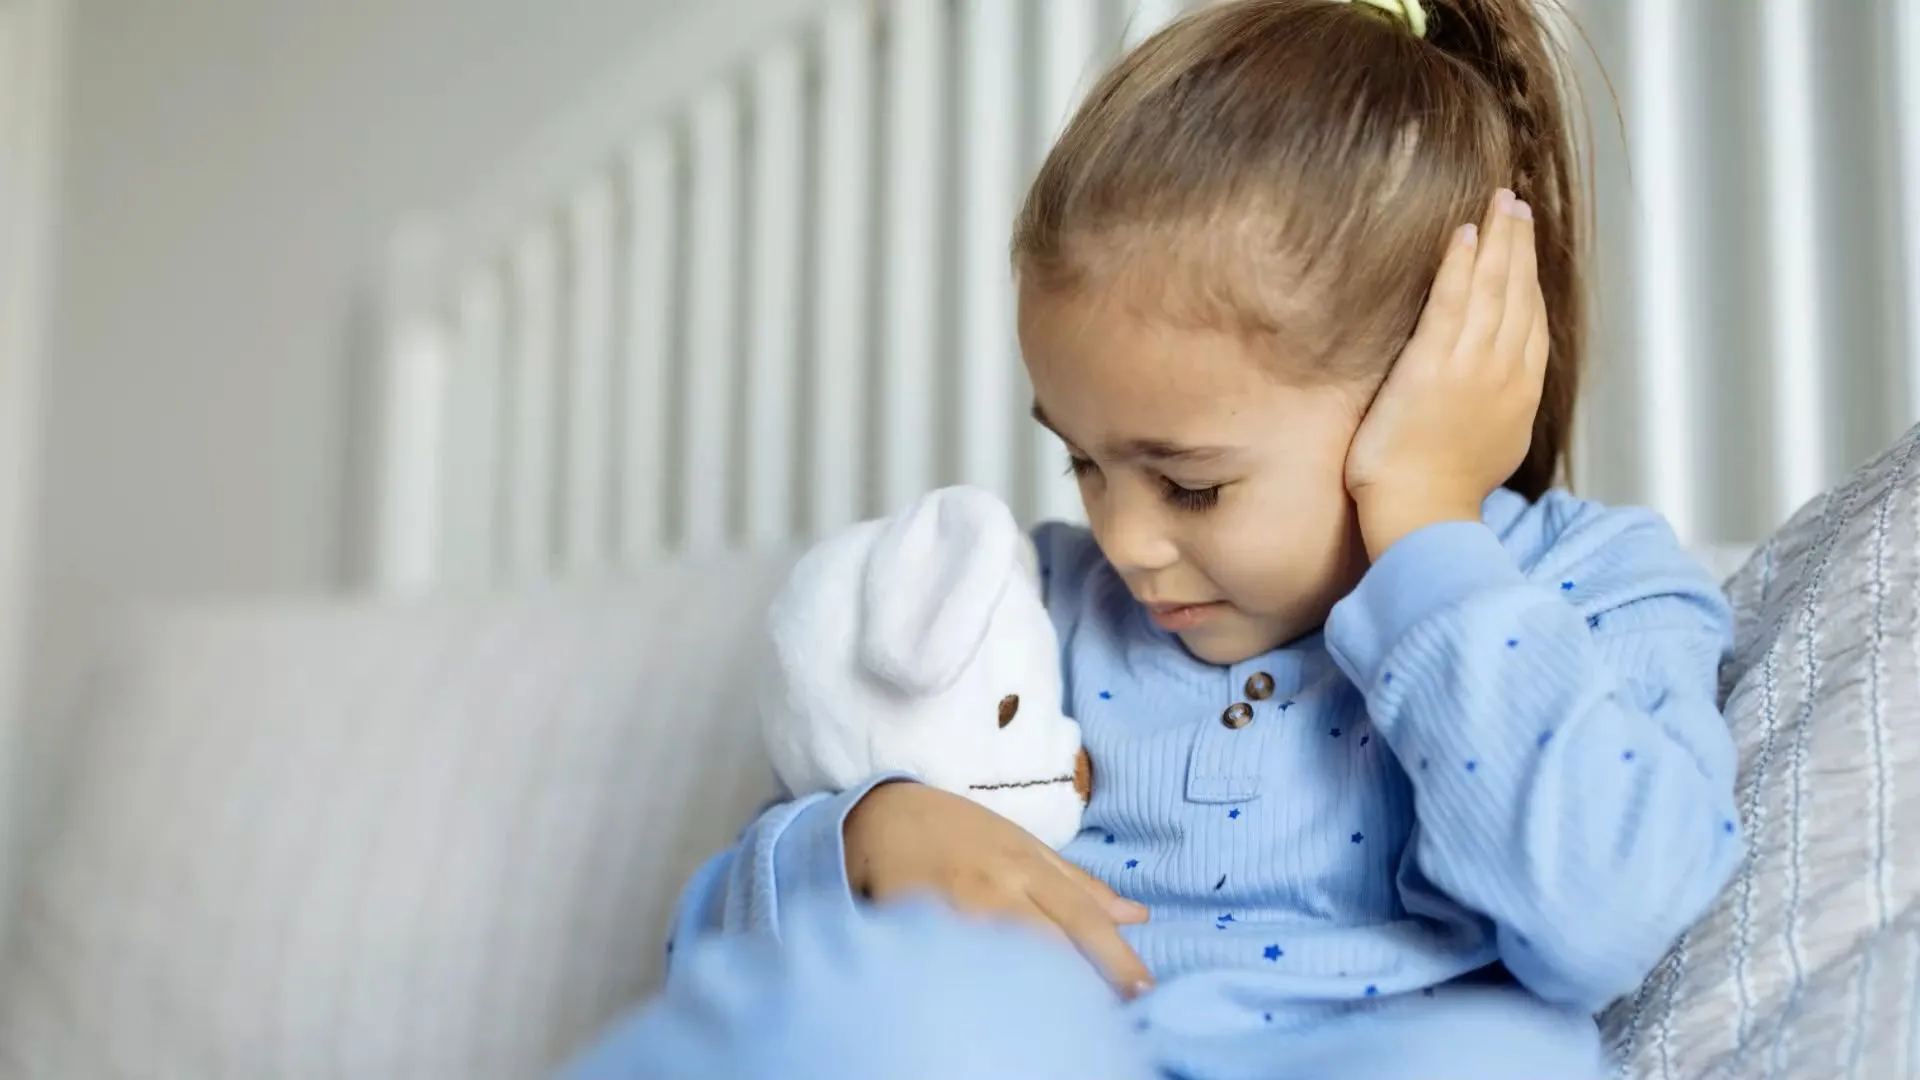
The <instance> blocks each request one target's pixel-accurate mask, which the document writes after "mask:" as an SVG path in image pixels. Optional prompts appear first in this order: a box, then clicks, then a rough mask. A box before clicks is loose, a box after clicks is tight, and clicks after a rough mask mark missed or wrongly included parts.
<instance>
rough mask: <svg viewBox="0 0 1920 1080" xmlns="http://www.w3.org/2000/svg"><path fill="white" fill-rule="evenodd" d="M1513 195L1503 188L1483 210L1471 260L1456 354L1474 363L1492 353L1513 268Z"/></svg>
mask: <svg viewBox="0 0 1920 1080" xmlns="http://www.w3.org/2000/svg"><path fill="white" fill-rule="evenodd" d="M1513 202H1514V198H1513V192H1511V191H1508V190H1507V189H1505V188H1501V189H1500V191H1499V192H1498V193H1497V194H1496V195H1495V196H1494V200H1493V205H1492V206H1491V207H1489V208H1488V210H1487V223H1486V225H1485V226H1483V227H1482V228H1481V230H1480V232H1481V240H1480V254H1479V257H1478V258H1477V259H1475V260H1474V265H1473V285H1472V286H1471V289H1472V295H1471V296H1470V297H1469V299H1468V301H1467V318H1466V322H1465V324H1464V325H1463V326H1462V327H1461V329H1460V343H1459V348H1458V350H1457V352H1456V355H1457V356H1460V357H1462V358H1472V359H1475V360H1478V359H1479V358H1484V357H1486V356H1487V355H1488V354H1489V353H1491V351H1492V350H1493V346H1494V338H1495V335H1496V334H1497V333H1498V332H1499V330H1500V323H1501V322H1502V320H1503V317H1504V314H1505V310H1506V303H1507V282H1508V280H1509V278H1510V277H1511V270H1512V266H1513V237H1514V232H1515V225H1516V224H1517V223H1518V221H1519V219H1518V218H1516V217H1514V215H1513V213H1512V212H1511V210H1510V209H1509V208H1510V207H1511V206H1512V205H1513Z"/></svg>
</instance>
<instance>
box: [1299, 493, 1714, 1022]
mask: <svg viewBox="0 0 1920 1080" xmlns="http://www.w3.org/2000/svg"><path fill="white" fill-rule="evenodd" d="M1502 531H1503V532H1504V533H1505V537H1504V542H1503V538H1502V537H1501V536H1498V535H1496V533H1495V532H1494V530H1493V529H1492V528H1489V527H1488V526H1486V525H1482V524H1479V523H1469V522H1449V523H1445V524H1440V525H1433V526H1429V527H1427V528H1425V529H1421V530H1419V531H1417V532H1414V533H1413V534H1411V535H1409V536H1407V537H1405V538H1404V539H1402V540H1401V541H1400V542H1398V543H1397V544H1395V545H1393V546H1392V547H1391V548H1389V549H1388V550H1387V551H1386V552H1385V554H1384V555H1383V556H1382V557H1381V558H1380V560H1379V561H1378V562H1377V563H1376V564H1375V565H1374V566H1373V567H1372V569H1371V570H1370V571H1369V572H1368V573H1367V575H1366V577H1365V578H1364V579H1363V580H1362V582H1361V583H1360V586H1359V587H1358V588H1357V589H1356V590H1355V592H1354V593H1353V594H1352V595H1351V596H1349V597H1348V598H1346V599H1345V600H1343V601H1341V603H1340V604H1339V605H1338V606H1337V607H1336V608H1335V610H1334V612H1333V615H1332V617H1331V618H1330V619H1329V621H1328V624H1327V637H1328V643H1329V646H1330V648H1331V650H1332V652H1333V654H1334V656H1335V658H1336V660H1337V661H1338V662H1339V663H1340V665H1341V667H1342V668H1343V669H1344V670H1345V672H1346V673H1347V675H1348V676H1349V677H1350V678H1351V679H1352V680H1353V681H1354V683H1355V684H1356V685H1357V686H1359V687H1360V689H1361V691H1362V693H1363V694H1364V695H1365V696H1366V700H1367V706H1368V711H1369V713H1370V715H1371V717H1372V719H1373V722H1374V724H1375V725H1376V726H1377V727H1378V729H1379V730H1380V732H1381V734H1382V736H1383V737H1384V738H1385V739H1386V740H1387V742H1388V745H1390V746H1391V747H1392V748H1393V750H1394V752H1395V754H1396V755H1397V756H1398V757H1399V759H1400V762H1401V764H1402V766H1403V767H1404V768H1405V770H1406V772H1407V775H1408V776H1409V777H1411V778H1412V782H1413V788H1414V799H1415V808H1416V817H1417V828H1416V830H1415V835H1414V839H1413V841H1412V843H1411V845H1410V849H1409V851H1408V857H1409V858H1411V859H1413V860H1414V866H1413V867H1412V869H1414V870H1417V871H1418V875H1419V876H1420V877H1424V878H1425V879H1426V880H1427V881H1429V882H1431V883H1432V884H1433V885H1434V886H1437V887H1438V888H1439V889H1441V890H1442V891H1444V892H1445V893H1446V894H1447V895H1449V896H1451V897H1452V898H1453V899H1454V900H1456V901H1458V902H1459V903H1461V904H1463V905H1465V906H1467V907H1468V908H1470V909H1472V910H1474V911H1476V912H1478V913H1480V914H1482V915H1484V916H1486V917H1487V918H1489V919H1490V920H1492V922H1493V923H1494V924H1495V926H1496V928H1497V932H1498V941H1499V950H1500V956H1501V959H1502V960H1503V961H1504V962H1505V964H1506V966H1507V968H1508V970H1510V971H1511V972H1512V973H1513V974H1514V975H1515V976H1516V977H1517V978H1518V979H1520V981H1521V982H1522V983H1524V984H1526V985H1527V986H1528V987H1529V988H1530V989H1531V990H1533V991H1534V992H1535V993H1536V994H1538V995H1539V996H1540V997H1542V998H1544V999H1546V1000H1547V1001H1550V1002H1554V1003H1556V1004H1560V1005H1565V1006H1568V1007H1577V1008H1582V1009H1587V1010H1592V1011H1597V1010H1599V1009H1600V1008H1602V1007H1604V1006H1605V1005H1606V1004H1607V1003H1608V1002H1610V1001H1612V1000H1613V999H1615V998H1617V997H1619V996H1621V995H1623V994H1626V993H1629V992H1631V991H1632V990H1633V989H1634V988H1635V987H1636V986H1638V985H1639V984H1640V982H1641V981H1642V980H1643V979H1644V978H1645V977H1646V975H1647V974H1648V972H1650V971H1651V970H1652V968H1653V966H1654V965H1655V964H1656V963H1658V961H1659V959H1660V957H1661V956H1662V955H1663V954H1664V953H1665V952H1666V951H1667V950H1668V949H1669V948H1670V947H1671V946H1672V945H1673V943H1674V941H1675V940H1676V939H1677V938H1678V937H1679V935H1680V934H1681V933H1682V932H1684V931H1685V930H1686V929H1687V928H1688V927H1689V926H1690V925H1691V924H1692V923H1693V922H1694V921H1696V920H1697V919H1698V918H1700V917H1701V916H1702V915H1703V914H1704V913H1705V912H1706V909H1707V908H1708V906H1709V905H1710V904H1711V903H1712V902H1713V900H1714V899H1715V897H1716V896H1717V895H1718V893H1719V892H1720V890H1721V889H1722V888H1723V887H1724V886H1725V884H1726V882H1727V881H1728V879H1729V877H1730V876H1731V873H1732V871H1733V869H1734V867H1735V865H1736V863H1737V862H1738V861H1739V860H1740V858H1741V857H1742V843H1741V837H1740V829H1739V824H1738V818H1739V815H1738V814H1737V812H1736V810H1735V805H1734V774H1735V768H1736V753H1735V749H1734V746H1733V741H1732V738H1731V736H1730V734H1729V732H1728V730H1727V726H1726V723H1725V721H1724V720H1723V719H1722V717H1721V715H1720V711H1719V708H1718V706H1717V703H1716V697H1717V688H1718V678H1719V674H1718V673H1719V667H1720V663H1721V660H1722V658H1723V657H1724V656H1725V654H1726V652H1727V650H1728V649H1729V647H1730V645H1731V639H1732V617H1731V613H1730V611H1729V608H1728V604H1727V601H1726V599H1725V597H1724V596H1723V595H1722V593H1721V592H1720V590H1719V589H1718V588H1717V587H1716V586H1715V583H1714V582H1713V580H1712V579H1711V578H1709V577H1708V576H1707V575H1706V573H1705V572H1704V570H1703V569H1701V568H1700V567H1699V566H1698V565H1697V564H1696V563H1695V562H1694V561H1693V560H1692V559H1691V558H1690V557H1689V556H1687V555H1686V553H1685V552H1684V551H1683V550H1682V549H1681V548H1680V546H1679V545H1678V543H1677V542H1676V541H1675V539H1674V537H1673V535H1672V533H1671V531H1670V530H1669V529H1668V528H1667V526H1666V525H1665V523H1664V522H1662V521H1661V520H1660V519H1659V518H1658V517H1657V516H1655V515H1652V514H1649V513H1645V512H1641V511H1631V510H1606V509H1602V508H1600V507H1597V506H1594V505H1592V504H1587V503H1582V502H1579V501H1578V500H1574V499H1572V498H1571V497H1565V496H1558V495H1550V496H1548V497H1547V498H1546V499H1544V500H1542V501H1541V502H1540V503H1538V504H1535V505H1533V506H1531V507H1527V508H1526V509H1524V510H1523V511H1521V513H1520V514H1519V515H1518V516H1517V517H1516V519H1515V520H1513V521H1512V522H1510V523H1509V524H1507V525H1506V526H1504V527H1503V529H1502ZM1523 565H1524V566H1527V567H1528V569H1527V570H1526V571H1524V572H1523V571H1522V569H1521V568H1520V567H1521V566H1523Z"/></svg>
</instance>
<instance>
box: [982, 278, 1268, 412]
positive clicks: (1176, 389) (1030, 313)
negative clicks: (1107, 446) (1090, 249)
mask: <svg viewBox="0 0 1920 1080" xmlns="http://www.w3.org/2000/svg"><path fill="white" fill-rule="evenodd" d="M1020 346H1021V352H1022V356H1023V358H1024V360H1025V362H1026V365H1027V369H1028V371H1029V373H1030V374H1031V375H1032V377H1033V380H1034V385H1035V390H1036V392H1038V396H1039V397H1040V404H1041V405H1042V406H1043V408H1044V409H1045V410H1046V411H1047V412H1048V413H1049V414H1054V413H1056V412H1058V411H1061V410H1068V409H1071V408H1072V406H1073V402H1070V401H1068V400H1065V399H1067V398H1072V399H1075V400H1076V401H1078V400H1089V399H1097V400H1098V401H1099V402H1100V408H1101V409H1102V410H1110V409H1115V408H1123V409H1124V408H1127V407H1128V406H1133V405H1137V406H1138V407H1140V408H1143V409H1149V410H1154V411H1161V412H1166V411H1174V410H1181V409H1202V408H1211V407H1219V406H1221V405H1222V404H1229V405H1230V404H1231V403H1232V402H1233V401H1235V400H1236V399H1242V398H1247V397H1250V396H1256V395H1258V394H1259V392H1260V391H1262V390H1263V389H1265V388H1268V387H1270V386H1271V384H1272V383H1273V379H1272V376H1271V375H1270V373H1269V370H1268V368H1267V366H1266V365H1265V364H1264V363H1263V360H1262V357H1261V355H1260V353H1259V351H1258V350H1257V349H1256V348H1255V347H1254V346H1253V345H1252V344H1251V343H1250V342H1248V341H1247V340H1245V339H1244V338H1243V337H1242V336H1241V335H1238V334H1234V333H1231V332H1226V331H1221V330H1215V329H1211V328H1205V327H1191V326H1185V325H1181V324H1179V323H1176V322H1173V321H1171V320H1160V319H1155V318H1153V317H1152V316H1150V315H1139V314H1135V313H1133V312H1131V311H1128V310H1127V309H1125V308H1124V307H1122V306H1121V305H1118V304H1112V303H1100V302H1097V301H1094V302H1087V301H1078V300H1073V299H1047V300H1039V301H1027V302H1023V303H1022V304H1021V313H1020ZM1053 398H1061V399H1062V400H1060V401H1059V402H1058V405H1057V407H1056V404H1055V402H1054V401H1053V400H1051V399H1053ZM1055 418H1056V419H1061V420H1064V419H1065V417H1064V416H1063V415H1061V416H1056V417H1055Z"/></svg>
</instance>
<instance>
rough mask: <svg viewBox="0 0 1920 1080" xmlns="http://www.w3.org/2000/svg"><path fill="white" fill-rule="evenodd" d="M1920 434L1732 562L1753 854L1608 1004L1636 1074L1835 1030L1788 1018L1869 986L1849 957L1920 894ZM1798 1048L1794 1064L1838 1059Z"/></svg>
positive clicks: (1672, 1071)
mask: <svg viewBox="0 0 1920 1080" xmlns="http://www.w3.org/2000/svg"><path fill="white" fill-rule="evenodd" d="M1917 446H1920V428H1915V429H1913V430H1910V431H1908V432H1907V433H1906V434H1905V435H1904V436H1902V437H1901V439H1900V440H1899V442H1898V443H1897V444H1896V445H1894V446H1893V447H1892V448H1890V449H1889V450H1887V451H1886V452H1885V453H1882V454H1881V455H1880V456H1878V457H1876V458H1875V459H1874V460H1872V461H1871V462H1869V463H1867V464H1866V465H1864V466H1862V467H1861V468H1860V469H1858V470H1856V471H1855V472H1854V473H1853V475H1851V476H1849V477H1848V478H1847V479H1846V480H1845V481H1843V482H1842V483H1840V484H1839V485H1837V486H1836V487H1834V488H1833V489H1832V490H1830V491H1828V492H1827V493H1826V494H1824V495H1823V496H1821V497H1819V498H1817V499H1815V500H1813V501H1812V502H1811V503H1809V504H1808V505H1807V506H1805V507H1803V508H1802V509H1801V510H1800V512H1799V513H1797V514H1796V515H1795V516H1794V517H1793V518H1792V520H1790V521H1789V522H1787V524H1786V525H1785V526H1783V527H1782V528H1781V529H1780V530H1779V531H1778V533H1776V534H1775V535H1774V536H1773V538H1772V539H1770V540H1769V541H1767V542H1766V543H1765V544H1763V545H1761V547H1760V548H1759V549H1758V550H1757V551H1756V552H1755V553H1754V554H1753V555H1752V557H1751V558H1749V559H1748V561H1747V563H1746V565H1745V566H1743V567H1742V568H1741V569H1740V570H1739V571H1738V572H1737V573H1735V574H1734V575H1733V576H1732V578H1730V579H1729V580H1728V582H1727V590H1728V593H1729V595H1730V597H1731V598H1732V601H1733V604H1734V608H1735V614H1736V631H1735V634H1736V643H1735V647H1734V652H1733V655H1732V657H1731V658H1730V660H1729V662H1728V663H1727V665H1726V666H1725V668H1724V670H1723V673H1722V680H1721V690H1722V692H1723V694H1724V695H1725V711H1726V716H1727V722H1728V724H1729V725H1730V726H1731V728H1732V730H1733V734H1734V737H1735V739H1736V741H1737V743H1738V746H1739V749H1740V763H1741V765H1740V777H1739V799H1740V806H1741V817H1742V820H1743V822H1744V825H1745V828H1746V834H1747V839H1748V844H1749V856H1748V860H1747V862H1746V864H1745V865H1744V866H1743V867H1742V868H1741V869H1740V871H1738V872H1737V873H1736V875H1735V876H1734V878H1733V881H1732V883H1731V884H1730V885H1729V886H1728V888H1727V890H1726V891H1725V893H1723V894H1722V896H1721V897H1720V900H1719V902H1718V903H1717V904H1716V905H1715V906H1714V908H1713V909H1712V910H1711V911H1710V912H1709V913H1708V915H1707V916H1706V917H1705V918H1704V919H1703V920H1702V921H1701V922H1700V923H1699V924H1698V925H1697V926H1695V927H1694V928H1693V929H1692V930H1691V931H1690V932H1689V933H1688V934H1687V935H1686V936H1685V938H1684V939H1683V940H1682V941H1681V942H1680V943H1679V944H1678V945H1677V946H1676V947H1675V948H1674V949H1673V950H1672V952H1671V953H1670V954H1669V955H1668V956H1667V958H1666V959H1665V961H1664V962H1663V963H1662V964H1661V966H1660V967H1659V969H1658V970H1657V971H1656V972H1655V973H1654V975H1653V977H1652V978H1650V979H1649V980H1648V981H1647V983H1646V985H1644V986H1643V987H1642V988H1641V990H1640V992H1639V993H1638V994H1637V995H1636V996H1635V997H1633V998H1632V999H1630V1000H1627V1001H1623V1002H1620V1003H1617V1004H1616V1005H1615V1007H1614V1008H1613V1009H1611V1010H1610V1011H1609V1012H1608V1013H1607V1014H1606V1016H1605V1017H1604V1018H1603V1019H1604V1025H1605V1028H1606V1032H1607V1035H1608V1038H1609V1042H1610V1044H1611V1045H1612V1047H1613V1049H1614V1051H1615V1053H1616V1056H1617V1057H1618V1058H1619V1059H1620V1060H1622V1061H1623V1063H1624V1064H1623V1066H1622V1075H1625V1076H1632V1077H1658V1078H1660V1080H1670V1078H1680V1077H1701V1076H1705V1075H1708V1074H1709V1073H1710V1071H1711V1070H1714V1069H1716V1068H1720V1067H1724V1066H1725V1064H1726V1063H1727V1062H1729V1061H1735V1060H1742V1061H1744V1060H1746V1059H1745V1055H1748V1054H1751V1053H1753V1052H1754V1048H1755V1046H1756V1045H1759V1044H1761V1043H1764V1044H1766V1045H1767V1046H1768V1047H1769V1048H1772V1047H1776V1046H1779V1045H1791V1046H1800V1047H1802V1048H1803V1049H1804V1048H1805V1047H1808V1046H1818V1045H1827V1043H1825V1042H1822V1041H1821V1040H1817V1039H1816V1040H1811V1041H1809V1040H1807V1039H1799V1038H1793V1037H1788V1036H1786V1035H1783V1034H1782V1033H1783V1032H1792V1031H1793V1030H1794V1029H1795V1027H1796V1025H1802V1024H1808V1023H1816V1022H1825V1021H1824V1019H1823V1018H1824V1017H1825V1016H1826V1015H1827V1012H1828V1010H1827V1009H1826V1008H1825V1007H1822V1008H1815V1007H1812V1006H1811V1005H1810V1004H1809V1002H1808V1000H1807V998H1808V995H1820V994H1828V995H1832V994H1845V995H1849V996H1852V995H1858V994H1863V993H1865V988H1866V986H1867V985H1868V983H1867V982H1866V981H1865V980H1861V981H1859V983H1858V985H1855V983H1853V982H1849V980H1848V978H1847V977H1845V976H1842V975H1835V974H1834V973H1835V972H1844V971H1847V970H1850V969H1849V968H1848V965H1849V964H1853V963H1856V962H1857V961H1858V960H1859V959H1860V957H1861V956H1862V950H1863V949H1865V948H1866V945H1865V944H1864V943H1865V942H1867V941H1869V940H1873V939H1876V937H1884V936H1885V935H1886V934H1888V933H1891V931H1889V929H1888V928H1889V927H1892V926H1894V924H1895V923H1896V922H1898V920H1900V918H1901V917H1902V916H1903V914H1904V913H1905V912H1906V910H1907V908H1908V907H1909V906H1910V905H1912V904H1914V903H1915V901H1916V898H1920V860H1916V859H1914V858H1912V857H1911V852H1912V850H1913V846H1914V844H1915V843H1916V841H1920V784H1914V783H1911V782H1910V780H1911V778H1912V777H1914V776H1917V775H1920V726H1916V724H1915V720H1916V719H1920V652H1916V641H1917V640H1920V638H1916V634H1915V630H1916V623H1920V461H1916V460H1915V450H1916V447H1917ZM1816 976H1823V977H1824V978H1825V979H1826V981H1825V982H1821V981H1820V980H1819V979H1818V978H1816ZM1894 1026H1896V1025H1892V1024H1891V1023H1889V1024H1883V1025H1882V1027H1881V1030H1892V1028H1893V1027H1894ZM1842 1041H1844V1040H1842ZM1773 1052H1774V1051H1773V1050H1772V1049H1769V1050H1768V1051H1767V1053H1769V1054H1771V1053H1773ZM1809 1052H1810V1053H1813V1054H1814V1057H1816V1058H1818V1057H1819V1051H1817V1050H1815V1051H1809ZM1716 1062H1717V1063H1719V1064H1717V1065H1716ZM1791 1064H1793V1065H1794V1067H1789V1068H1785V1069H1784V1071H1783V1072H1781V1073H1780V1075H1785V1076H1820V1075H1829V1074H1830V1073H1831V1065H1832V1063H1831V1062H1825V1061H1817V1062H1816V1061H1801V1062H1797V1063H1791ZM1742 1075H1757V1074H1755V1073H1745V1074H1742ZM1867 1075H1882V1073H1875V1072H1873V1071H1872V1070H1869V1072H1868V1074H1867Z"/></svg>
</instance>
